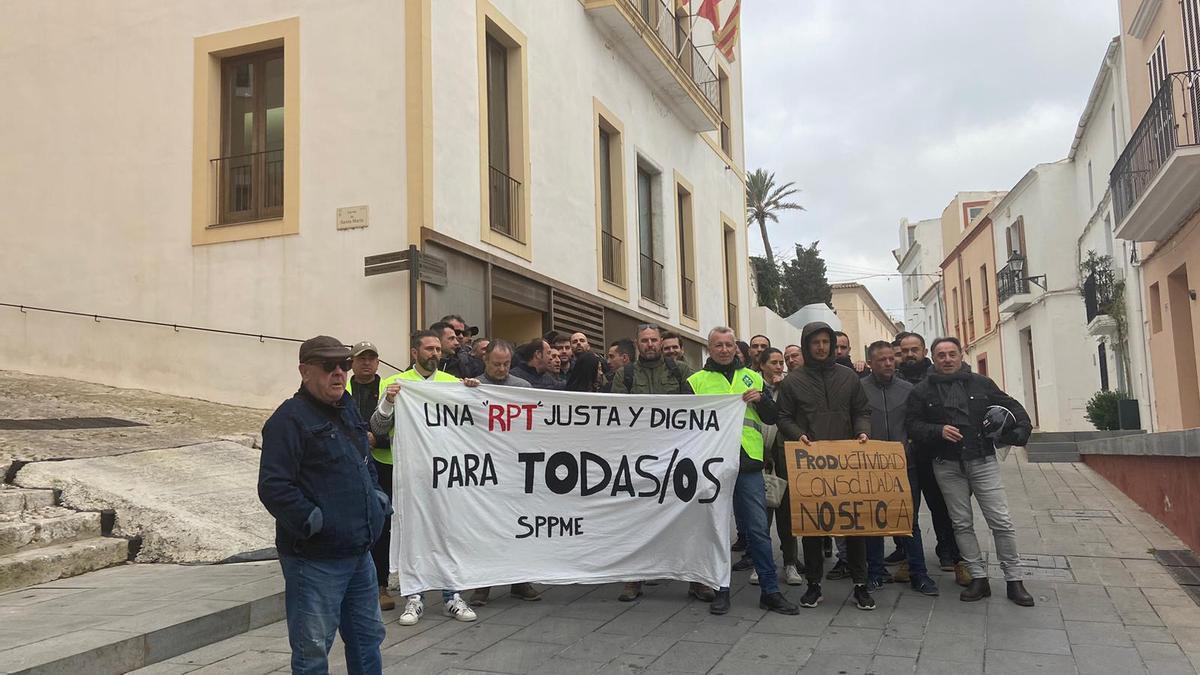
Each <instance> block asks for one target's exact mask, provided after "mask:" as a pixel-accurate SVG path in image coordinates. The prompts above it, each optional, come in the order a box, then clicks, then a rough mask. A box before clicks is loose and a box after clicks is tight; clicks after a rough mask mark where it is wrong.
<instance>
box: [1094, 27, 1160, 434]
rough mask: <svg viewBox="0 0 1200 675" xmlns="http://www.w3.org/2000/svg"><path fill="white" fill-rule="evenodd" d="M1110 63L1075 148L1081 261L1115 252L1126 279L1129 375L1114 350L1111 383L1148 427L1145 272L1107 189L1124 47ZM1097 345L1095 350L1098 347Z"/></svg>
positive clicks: (1121, 134) (1125, 121) (1122, 127)
mask: <svg viewBox="0 0 1200 675" xmlns="http://www.w3.org/2000/svg"><path fill="white" fill-rule="evenodd" d="M1108 65H1109V68H1108V69H1106V70H1105V71H1104V76H1103V88H1102V90H1101V92H1100V94H1099V95H1098V96H1097V98H1096V102H1095V105H1094V110H1093V112H1092V114H1091V115H1090V117H1089V118H1088V120H1087V123H1086V125H1085V126H1084V129H1083V133H1082V134H1081V135H1080V138H1079V143H1078V146H1077V147H1076V151H1075V184H1076V186H1077V190H1076V208H1077V212H1078V218H1077V220H1076V223H1077V230H1076V233H1077V235H1078V243H1077V259H1078V261H1079V262H1082V261H1083V260H1085V259H1086V258H1087V255H1088V252H1089V251H1095V252H1096V254H1097V255H1101V256H1103V255H1109V256H1112V260H1113V268H1114V270H1116V271H1117V273H1118V274H1119V275H1120V276H1121V277H1122V278H1123V279H1124V280H1125V307H1126V316H1127V326H1128V328H1127V330H1128V335H1127V336H1126V344H1125V349H1126V350H1127V353H1126V354H1125V356H1126V358H1127V359H1128V364H1129V373H1128V375H1129V377H1128V380H1126V377H1125V373H1122V372H1121V370H1122V369H1121V364H1120V360H1119V358H1118V354H1116V353H1113V352H1114V350H1113V349H1111V348H1110V349H1109V355H1108V367H1109V386H1110V387H1111V388H1112V389H1117V388H1118V387H1123V388H1124V389H1125V390H1126V391H1127V392H1129V393H1130V395H1131V396H1133V397H1134V398H1136V399H1138V403H1139V406H1140V408H1141V420H1142V425H1143V427H1144V428H1147V429H1149V428H1150V426H1149V425H1150V424H1151V422H1152V420H1153V419H1154V415H1153V414H1152V408H1151V406H1152V400H1151V399H1152V396H1151V392H1153V390H1154V388H1153V386H1152V383H1151V380H1150V370H1149V363H1148V355H1147V353H1146V344H1147V342H1146V331H1145V322H1144V320H1143V317H1142V316H1141V313H1140V311H1139V310H1140V309H1141V307H1142V297H1141V295H1142V283H1141V278H1140V271H1139V269H1138V268H1136V267H1135V266H1134V265H1133V264H1132V263H1131V262H1130V253H1131V246H1132V245H1131V244H1130V243H1129V242H1125V241H1117V240H1116V239H1115V237H1114V236H1113V230H1114V228H1115V227H1116V222H1115V220H1116V217H1115V215H1114V214H1113V205H1112V202H1111V194H1110V193H1109V189H1108V176H1109V173H1110V172H1111V171H1112V167H1113V165H1114V164H1115V163H1116V160H1117V158H1118V157H1120V154H1121V152H1122V151H1123V150H1124V148H1125V144H1126V143H1127V142H1128V139H1129V131H1130V124H1129V114H1128V110H1127V108H1128V97H1127V96H1126V94H1125V88H1126V80H1125V73H1124V68H1125V60H1124V59H1123V58H1121V53H1120V50H1119V48H1118V50H1116V51H1115V52H1114V53H1113V57H1112V58H1111V59H1109V61H1108ZM1114 122H1115V124H1114ZM1114 127H1115V142H1114ZM1089 161H1090V162H1091V163H1092V174H1093V176H1092V189H1093V190H1094V194H1095V195H1096V198H1095V204H1094V206H1093V205H1091V204H1089V201H1088V194H1087V191H1086V190H1087V186H1088V176H1087V163H1088V162H1089ZM1091 342H1092V344H1093V345H1094V344H1096V343H1097V342H1098V339H1097V338H1092V339H1091ZM1092 349H1093V351H1094V350H1095V347H1094V346H1093V347H1092Z"/></svg>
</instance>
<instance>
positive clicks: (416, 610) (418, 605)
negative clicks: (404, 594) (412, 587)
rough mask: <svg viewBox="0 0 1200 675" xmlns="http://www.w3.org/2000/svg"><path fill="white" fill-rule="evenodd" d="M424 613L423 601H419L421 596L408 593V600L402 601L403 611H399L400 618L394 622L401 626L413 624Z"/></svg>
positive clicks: (415, 623)
mask: <svg viewBox="0 0 1200 675" xmlns="http://www.w3.org/2000/svg"><path fill="white" fill-rule="evenodd" d="M424 613H425V603H424V602H422V601H421V596H419V595H410V596H408V601H407V602H405V603H404V611H403V612H401V613H400V619H399V620H397V621H396V623H398V624H400V625H401V626H415V625H417V622H418V621H420V620H421V615H422V614H424Z"/></svg>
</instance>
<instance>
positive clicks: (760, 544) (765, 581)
mask: <svg viewBox="0 0 1200 675" xmlns="http://www.w3.org/2000/svg"><path fill="white" fill-rule="evenodd" d="M733 520H734V521H735V522H736V523H737V529H738V530H740V531H741V532H742V534H744V535H746V552H747V553H749V554H750V559H751V560H753V561H754V569H755V570H757V571H758V586H759V588H760V589H761V590H762V593H763V594H764V595H767V594H770V593H778V592H779V581H778V580H777V578H776V576H775V557H774V554H773V553H772V552H771V528H770V525H768V524H767V487H766V484H765V483H763V475H762V472H761V471H744V472H741V473H739V474H738V477H737V483H735V484H734V487H733ZM721 590H723V591H727V590H729V587H728V586H725V587H722V588H721Z"/></svg>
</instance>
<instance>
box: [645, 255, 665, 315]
mask: <svg viewBox="0 0 1200 675" xmlns="http://www.w3.org/2000/svg"><path fill="white" fill-rule="evenodd" d="M640 257H641V268H640V269H639V279H640V281H641V283H640V286H641V289H642V297H643V298H645V299H646V300H649V301H651V302H654V303H657V304H659V305H663V306H666V304H667V294H666V287H665V286H664V285H663V264H662V263H661V262H659V261H657V260H655V259H654V258H651V257H650V256H648V255H646V254H645V253H642V254H640Z"/></svg>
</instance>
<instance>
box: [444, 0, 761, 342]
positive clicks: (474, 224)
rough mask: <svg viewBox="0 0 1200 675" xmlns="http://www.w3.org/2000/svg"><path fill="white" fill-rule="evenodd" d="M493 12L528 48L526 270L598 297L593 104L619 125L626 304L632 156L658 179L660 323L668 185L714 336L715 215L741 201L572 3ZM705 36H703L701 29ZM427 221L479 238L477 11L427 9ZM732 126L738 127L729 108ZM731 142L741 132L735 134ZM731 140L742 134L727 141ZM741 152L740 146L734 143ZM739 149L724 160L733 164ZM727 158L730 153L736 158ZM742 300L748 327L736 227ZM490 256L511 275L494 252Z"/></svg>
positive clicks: (736, 183)
mask: <svg viewBox="0 0 1200 675" xmlns="http://www.w3.org/2000/svg"><path fill="white" fill-rule="evenodd" d="M493 4H494V5H495V6H496V7H497V9H498V10H499V11H500V12H501V13H502V14H503V15H504V16H505V18H507V19H508V20H509V21H510V22H512V23H513V24H514V25H516V27H517V28H518V29H520V30H521V31H523V32H524V33H525V36H526V38H527V40H528V56H527V59H528V67H529V117H530V120H529V127H530V134H531V136H532V139H531V148H530V155H531V172H532V175H531V177H530V181H529V183H530V188H529V189H530V199H531V207H530V209H531V214H530V221H531V222H530V230H531V233H532V248H533V261H532V264H531V265H529V266H530V267H531V268H532V269H534V270H536V271H538V272H540V273H542V274H545V275H547V276H550V277H552V278H554V279H557V280H559V281H562V282H563V283H566V284H570V285H571V286H574V287H576V288H579V289H581V290H584V291H587V292H590V293H596V292H597V286H598V285H597V277H598V275H597V269H596V266H597V256H596V248H595V238H596V237H595V235H596V216H595V198H596V196H595V173H594V151H593V136H594V134H595V130H594V128H593V121H592V120H593V104H592V99H593V97H595V98H596V99H598V100H599V101H600V102H601V103H602V104H603V105H604V106H605V107H606V108H608V109H609V110H610V111H611V112H612V113H613V114H614V115H616V117H617V118H618V119H619V120H620V121H621V122H622V123H623V125H624V134H623V141H624V143H623V148H624V157H623V162H624V167H625V171H624V175H625V186H624V193H625V201H626V203H625V218H626V222H627V225H628V227H627V230H626V231H627V232H628V233H629V234H630V240H628V242H627V246H626V254H627V259H626V270H628V277H629V282H630V296H631V299H630V301H629V302H628V303H626V304H627V306H628V307H630V308H637V309H640V311H644V312H656V311H657V309H656V308H654V307H652V306H650V305H648V304H647V303H644V302H642V303H639V300H638V296H639V293H638V286H637V270H638V266H637V255H638V250H637V240H636V238H635V234H636V232H637V220H636V214H637V208H636V207H637V201H636V199H637V191H636V184H635V180H636V174H635V167H636V165H637V158H638V156H639V154H640V155H641V156H643V157H644V158H646V159H647V160H649V162H651V163H652V164H653V165H654V166H656V167H657V168H659V169H660V170H661V171H662V186H663V188H664V189H663V190H661V191H660V192H659V195H660V199H662V200H663V201H662V203H661V204H660V211H661V213H663V215H664V219H663V233H664V241H665V244H666V248H665V251H666V259H665V261H664V267H665V270H664V278H665V279H666V280H667V283H666V290H667V292H666V297H667V303H666V304H667V306H668V308H669V311H668V312H667V313H666V314H665V317H666V318H667V319H669V320H670V321H673V322H676V323H678V322H679V319H680V300H679V285H678V279H679V273H678V255H677V254H678V246H677V244H676V241H677V238H676V235H675V231H676V230H675V208H674V202H673V199H674V188H673V180H674V176H673V172H674V171H678V172H679V173H680V174H681V175H682V176H683V177H684V178H685V179H686V180H688V181H689V182H691V183H692V186H693V188H694V192H693V195H692V208H693V217H694V223H695V224H694V232H695V236H696V244H695V245H696V274H697V276H698V278H697V280H696V281H697V300H698V310H699V323H700V327H701V331H700V332H701V334H705V333H706V332H707V329H708V328H710V327H712V326H715V325H719V324H724V323H725V322H726V320H725V315H726V310H725V294H724V273H723V269H724V268H723V265H722V225H721V213H722V212H724V213H725V214H726V215H728V216H729V217H731V218H732V219H733V220H734V222H735V223H742V222H743V220H744V215H743V214H744V212H745V208H744V201H743V200H744V188H743V186H742V183H741V182H740V180H739V179H738V177H737V175H736V174H735V173H734V172H733V171H730V170H727V169H726V167H725V164H724V163H723V162H722V160H721V159H720V158H719V156H718V155H717V153H716V152H715V151H714V150H713V149H712V148H711V147H710V146H709V145H708V144H706V143H705V142H704V141H703V140H702V139H701V137H700V136H699V135H698V134H697V133H696V132H694V131H692V130H690V129H688V128H687V127H686V126H685V125H684V124H683V123H682V122H681V121H680V120H679V119H678V118H677V117H676V116H675V115H674V113H672V112H671V111H670V110H669V108H667V107H666V106H665V104H664V103H662V102H661V101H659V100H658V95H657V94H656V93H654V92H653V90H652V89H651V87H650V85H649V83H648V82H647V81H646V79H645V78H644V77H643V76H642V75H641V74H640V73H639V72H638V71H636V70H634V68H633V67H632V66H631V65H630V64H629V62H628V61H627V59H626V58H625V57H624V56H623V55H622V54H621V52H619V51H617V50H615V49H613V48H612V47H611V46H609V45H607V44H606V38H605V36H604V35H603V34H602V33H601V32H600V30H599V29H598V27H597V25H596V23H595V21H594V20H593V19H592V18H591V17H589V16H588V13H587V11H586V10H584V9H583V7H582V6H581V5H580V4H579V3H577V2H538V3H532V2H523V1H520V0H497V1H495V2H494V3H493ZM705 25H707V24H705ZM433 35H435V36H436V39H435V40H434V42H433V63H434V73H433V79H434V83H435V84H434V98H433V119H434V138H435V141H434V176H435V188H434V189H435V197H434V213H435V218H436V221H437V223H438V229H439V230H440V231H442V232H444V233H445V234H447V235H449V236H452V237H455V238H456V239H460V240H463V241H468V242H478V240H479V230H480V223H479V219H480V209H479V199H480V189H481V186H480V181H479V166H480V162H481V157H480V143H479V122H478V120H479V105H480V101H479V89H478V85H479V73H478V61H477V48H476V44H477V38H476V23H475V3H474V2H444V3H443V2H437V3H434V5H433ZM734 65H735V68H734V70H733V72H731V74H730V77H731V80H732V83H731V87H732V90H731V96H732V97H733V98H734V99H736V100H739V101H740V98H741V97H740V85H738V82H737V81H738V79H739V78H738V75H737V73H738V72H739V71H738V68H737V67H736V66H737V65H738V64H737V63H735V64H734ZM735 114H736V115H738V116H739V117H738V118H737V119H740V103H738V106H737V109H736V110H735ZM735 129H737V130H740V123H735ZM737 136H738V137H739V138H740V133H739V134H737ZM738 143H739V144H740V140H739V141H738ZM738 150H739V148H737V147H735V151H738ZM735 154H736V152H735ZM736 232H737V240H738V252H739V255H738V265H739V289H738V291H739V297H738V299H736V300H735V301H736V302H737V304H738V306H739V308H740V309H741V312H742V317H743V318H742V322H743V323H742V325H743V326H746V325H747V323H746V321H747V319H748V315H747V313H746V312H747V311H748V305H750V304H752V303H750V302H748V300H749V297H750V295H749V271H748V263H747V261H746V255H745V251H746V228H745V227H741V226H739V227H737V228H736ZM484 247H485V248H488V250H489V252H491V253H494V254H496V255H498V256H500V257H503V258H507V259H509V260H513V261H516V262H522V263H523V262H524V261H521V260H520V259H519V258H517V257H515V256H513V255H510V254H508V253H506V252H503V251H500V250H499V249H495V248H489V247H486V246H484Z"/></svg>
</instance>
